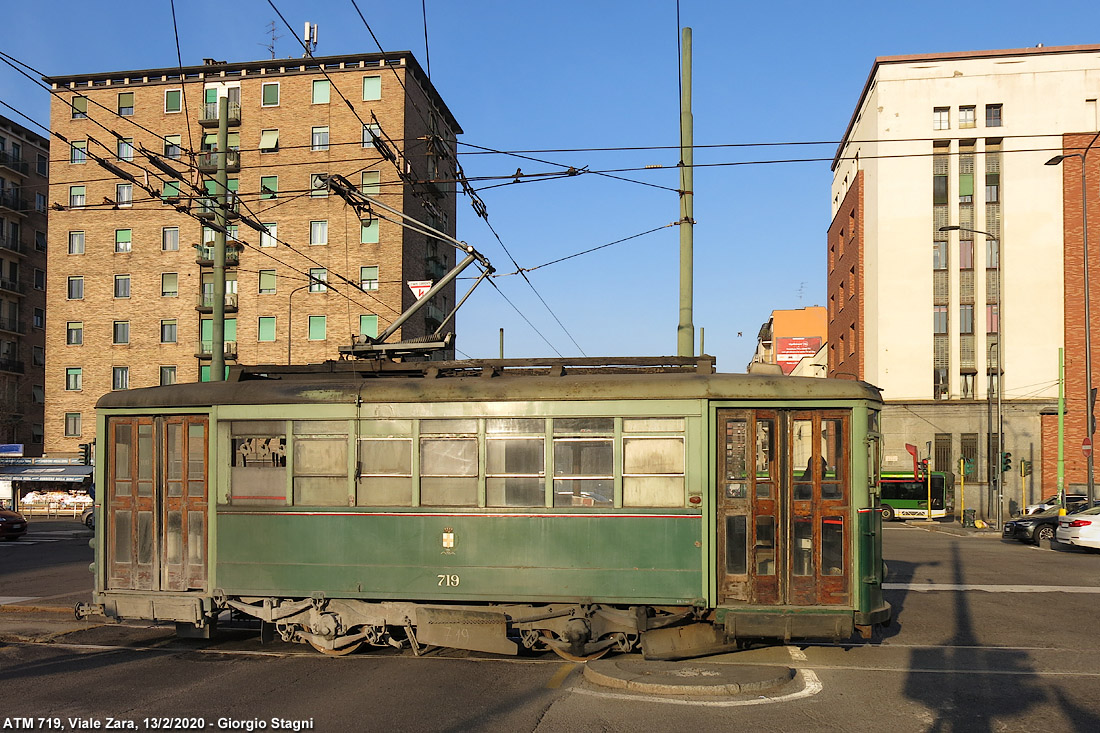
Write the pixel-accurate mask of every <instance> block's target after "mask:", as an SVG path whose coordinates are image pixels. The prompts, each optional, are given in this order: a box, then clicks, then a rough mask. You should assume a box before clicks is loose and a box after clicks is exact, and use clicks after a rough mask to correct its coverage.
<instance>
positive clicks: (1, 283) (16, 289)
mask: <svg viewBox="0 0 1100 733" xmlns="http://www.w3.org/2000/svg"><path fill="white" fill-rule="evenodd" d="M0 290H10V291H11V292H13V293H24V292H26V289H25V288H24V287H23V284H22V283H17V282H15V281H14V280H8V279H7V278H0Z"/></svg>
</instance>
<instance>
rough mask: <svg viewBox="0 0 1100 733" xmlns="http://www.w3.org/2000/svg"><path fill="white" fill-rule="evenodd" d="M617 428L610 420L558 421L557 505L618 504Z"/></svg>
mask: <svg viewBox="0 0 1100 733" xmlns="http://www.w3.org/2000/svg"><path fill="white" fill-rule="evenodd" d="M614 429H615V421H614V420H613V419H612V418H610V417H594V418H588V417H581V418H573V417H571V418H558V419H556V420H554V506H556V507H578V506H599V507H609V506H612V505H613V504H614V501H615V476H614V470H615V452H614V447H613V443H614V437H613V435H614ZM601 434H603V435H605V436H606V437H600V436H601Z"/></svg>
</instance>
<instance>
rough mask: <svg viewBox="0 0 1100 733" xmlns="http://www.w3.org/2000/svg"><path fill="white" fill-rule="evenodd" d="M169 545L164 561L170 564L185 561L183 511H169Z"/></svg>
mask: <svg viewBox="0 0 1100 733" xmlns="http://www.w3.org/2000/svg"><path fill="white" fill-rule="evenodd" d="M166 529H167V530H168V531H167V533H166V534H167V540H168V542H167V547H166V548H165V553H164V561H165V562H166V563H168V564H169V565H179V564H180V563H181V562H183V512H176V511H172V512H168V526H167V528H166Z"/></svg>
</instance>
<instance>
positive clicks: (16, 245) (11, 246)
mask: <svg viewBox="0 0 1100 733" xmlns="http://www.w3.org/2000/svg"><path fill="white" fill-rule="evenodd" d="M0 247H2V248H3V249H7V250H11V251H12V252H18V253H19V254H26V252H27V249H26V247H24V246H23V243H22V242H20V241H19V240H18V239H11V238H10V237H7V236H5V235H3V234H0Z"/></svg>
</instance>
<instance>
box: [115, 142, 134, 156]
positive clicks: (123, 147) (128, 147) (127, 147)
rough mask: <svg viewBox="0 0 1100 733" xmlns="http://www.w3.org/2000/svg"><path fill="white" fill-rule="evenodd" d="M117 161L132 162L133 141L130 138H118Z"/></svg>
mask: <svg viewBox="0 0 1100 733" xmlns="http://www.w3.org/2000/svg"><path fill="white" fill-rule="evenodd" d="M117 152H118V159H119V160H125V161H130V162H132V161H133V160H134V139H133V138H132V137H120V138H119V139H118V143H117Z"/></svg>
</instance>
